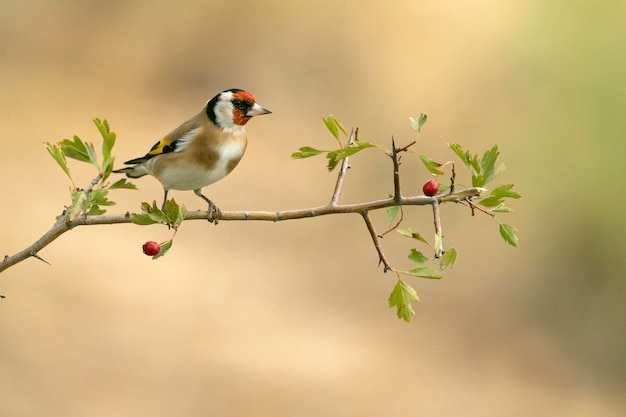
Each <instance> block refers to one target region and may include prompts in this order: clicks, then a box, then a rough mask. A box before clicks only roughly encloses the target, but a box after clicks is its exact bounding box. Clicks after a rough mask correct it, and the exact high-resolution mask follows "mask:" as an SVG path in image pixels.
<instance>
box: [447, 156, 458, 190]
mask: <svg viewBox="0 0 626 417" xmlns="http://www.w3.org/2000/svg"><path fill="white" fill-rule="evenodd" d="M455 180H456V171H455V170H454V162H453V163H452V176H451V177H450V192H449V193H448V194H452V193H454V181H455Z"/></svg>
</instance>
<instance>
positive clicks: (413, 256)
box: [409, 249, 428, 264]
mask: <svg viewBox="0 0 626 417" xmlns="http://www.w3.org/2000/svg"><path fill="white" fill-rule="evenodd" d="M409 259H410V260H411V261H413V262H415V263H418V264H423V263H424V262H428V258H427V257H426V256H424V254H423V253H422V252H420V251H418V250H416V249H411V252H410V253H409Z"/></svg>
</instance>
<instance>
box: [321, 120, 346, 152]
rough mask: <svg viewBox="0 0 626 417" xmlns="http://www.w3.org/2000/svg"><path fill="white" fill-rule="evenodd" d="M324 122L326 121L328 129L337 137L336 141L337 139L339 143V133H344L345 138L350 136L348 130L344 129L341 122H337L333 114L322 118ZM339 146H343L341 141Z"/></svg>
mask: <svg viewBox="0 0 626 417" xmlns="http://www.w3.org/2000/svg"><path fill="white" fill-rule="evenodd" d="M322 120H323V121H324V124H325V125H326V128H328V130H329V131H330V133H331V134H332V135H333V136H334V137H335V139H337V141H339V132H341V133H343V134H344V135H345V136H348V132H346V129H345V128H344V127H343V125H342V124H341V122H340V121H339V120H337V119H336V118H335V116H333V115H332V114H331V115H330V116H328V117H324V116H322ZM339 144H340V145H341V141H339Z"/></svg>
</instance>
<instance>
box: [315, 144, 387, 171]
mask: <svg viewBox="0 0 626 417" xmlns="http://www.w3.org/2000/svg"><path fill="white" fill-rule="evenodd" d="M367 148H378V149H382V150H383V151H386V149H384V148H383V147H382V146H380V145H375V144H373V143H368V142H363V141H358V142H355V143H352V144H350V145H348V146H345V147H343V148H341V149H337V150H336V151H330V152H328V154H327V155H326V158H328V171H332V170H333V169H335V168H336V167H337V165H338V164H339V162H341V160H343V159H345V158H347V157H349V156H352V155H354V154H355V153H357V152H360V151H362V150H363V149H367Z"/></svg>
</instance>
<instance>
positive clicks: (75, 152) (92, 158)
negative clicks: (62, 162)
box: [58, 135, 100, 169]
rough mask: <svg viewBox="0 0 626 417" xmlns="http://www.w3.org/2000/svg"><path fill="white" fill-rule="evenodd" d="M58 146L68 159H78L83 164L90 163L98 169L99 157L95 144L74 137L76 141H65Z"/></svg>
mask: <svg viewBox="0 0 626 417" xmlns="http://www.w3.org/2000/svg"><path fill="white" fill-rule="evenodd" d="M58 145H59V146H60V147H61V149H62V150H63V153H64V154H65V156H67V157H68V158H72V159H76V160H78V161H81V162H89V163H91V164H92V165H95V166H96V167H97V168H98V169H100V167H99V166H98V157H97V156H96V151H95V149H94V147H93V144H91V143H87V142H83V140H82V139H81V138H79V137H78V136H76V135H74V140H73V141H72V140H69V139H63V140H62V141H61V142H59V143H58Z"/></svg>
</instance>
